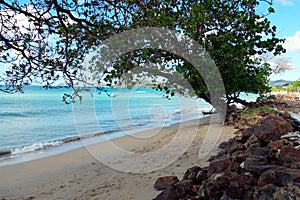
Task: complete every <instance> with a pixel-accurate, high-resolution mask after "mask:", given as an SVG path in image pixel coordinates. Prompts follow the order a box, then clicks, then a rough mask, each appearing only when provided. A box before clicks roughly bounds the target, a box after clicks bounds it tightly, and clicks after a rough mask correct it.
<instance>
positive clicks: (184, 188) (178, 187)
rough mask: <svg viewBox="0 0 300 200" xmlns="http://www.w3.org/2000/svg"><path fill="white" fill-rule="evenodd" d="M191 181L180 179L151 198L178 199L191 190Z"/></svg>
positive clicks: (155, 199)
mask: <svg viewBox="0 0 300 200" xmlns="http://www.w3.org/2000/svg"><path fill="white" fill-rule="evenodd" d="M193 185H194V184H193V182H192V181H190V180H181V181H179V182H177V183H175V184H174V185H172V186H170V187H168V188H167V189H166V190H164V191H163V192H161V193H160V194H158V195H157V196H156V197H155V198H154V199H153V200H178V199H181V198H183V197H184V196H185V195H186V194H188V193H190V192H191V191H192V187H193Z"/></svg>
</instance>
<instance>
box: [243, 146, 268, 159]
mask: <svg viewBox="0 0 300 200" xmlns="http://www.w3.org/2000/svg"><path fill="white" fill-rule="evenodd" d="M247 151H248V152H250V153H251V154H252V155H257V156H268V154H269V152H270V147H261V146H259V144H257V143H255V144H252V145H251V146H250V147H249V148H248V149H247Z"/></svg>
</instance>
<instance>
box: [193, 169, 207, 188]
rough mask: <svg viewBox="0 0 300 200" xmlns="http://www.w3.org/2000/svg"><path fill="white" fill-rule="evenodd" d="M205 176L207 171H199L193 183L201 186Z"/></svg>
mask: <svg viewBox="0 0 300 200" xmlns="http://www.w3.org/2000/svg"><path fill="white" fill-rule="evenodd" d="M207 174H208V170H207V169H201V170H200V171H199V172H198V174H197V176H196V179H195V182H196V183H198V184H201V183H202V181H204V180H206V179H207V178H208V176H207Z"/></svg>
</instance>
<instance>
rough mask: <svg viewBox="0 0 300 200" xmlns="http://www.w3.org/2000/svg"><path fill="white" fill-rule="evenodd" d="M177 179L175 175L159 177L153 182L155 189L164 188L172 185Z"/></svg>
mask: <svg viewBox="0 0 300 200" xmlns="http://www.w3.org/2000/svg"><path fill="white" fill-rule="evenodd" d="M178 181H179V179H178V177H177V176H164V177H159V178H158V179H157V180H156V181H155V183H154V188H155V189H156V190H164V189H167V188H168V187H169V186H171V185H173V184H174V183H177V182H178Z"/></svg>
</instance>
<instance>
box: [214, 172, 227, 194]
mask: <svg viewBox="0 0 300 200" xmlns="http://www.w3.org/2000/svg"><path fill="white" fill-rule="evenodd" d="M212 178H214V179H215V185H216V186H217V190H218V191H225V190H226V189H227V188H228V186H229V176H228V175H226V174H221V175H219V174H218V175H216V177H212Z"/></svg>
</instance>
